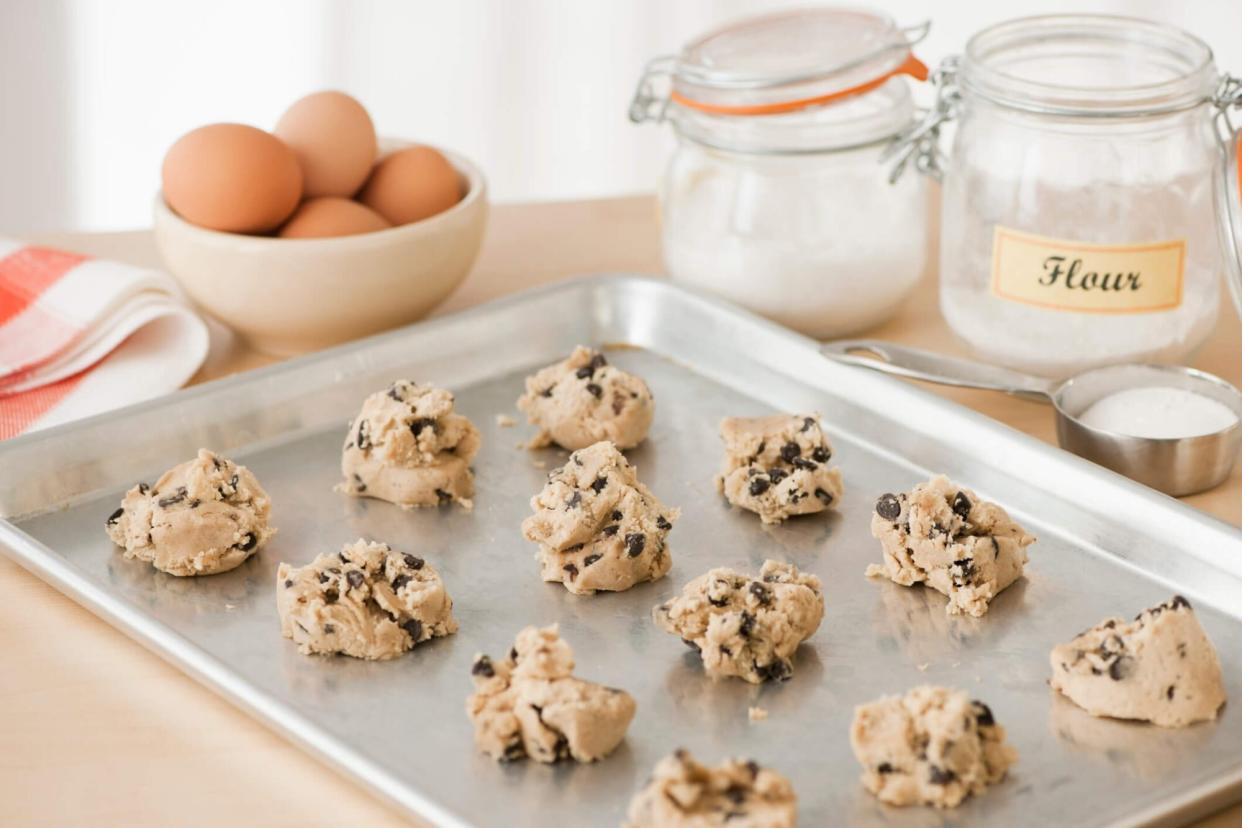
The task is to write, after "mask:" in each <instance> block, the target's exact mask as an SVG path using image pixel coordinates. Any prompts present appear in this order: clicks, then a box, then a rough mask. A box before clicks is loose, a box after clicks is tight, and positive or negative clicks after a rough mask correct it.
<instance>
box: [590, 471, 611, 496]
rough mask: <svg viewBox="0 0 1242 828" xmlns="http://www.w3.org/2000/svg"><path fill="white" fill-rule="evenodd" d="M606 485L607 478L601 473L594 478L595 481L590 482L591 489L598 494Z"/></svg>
mask: <svg viewBox="0 0 1242 828" xmlns="http://www.w3.org/2000/svg"><path fill="white" fill-rule="evenodd" d="M607 485H608V478H607V477H604V476H602V475H601V476H600V477H597V478H595V482H593V483H592V484H591V490H592V491H594V492H595V493H596V494H599V493H600V492H602V491H603V490H604V487H605V486H607Z"/></svg>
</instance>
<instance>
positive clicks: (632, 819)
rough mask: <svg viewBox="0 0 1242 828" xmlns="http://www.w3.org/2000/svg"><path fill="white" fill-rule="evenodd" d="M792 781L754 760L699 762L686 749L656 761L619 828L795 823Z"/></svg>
mask: <svg viewBox="0 0 1242 828" xmlns="http://www.w3.org/2000/svg"><path fill="white" fill-rule="evenodd" d="M797 822H798V799H797V797H796V796H794V790H793V785H791V784H790V783H789V780H788V779H786V778H785V777H784V776H782V775H780V774H779V773H777V772H776V771H773V770H769V769H767V768H761V767H760V766H759V765H758V764H756V763H755V762H749V761H745V760H742V759H730V760H728V761H726V762H724V763H723V764H720V765H717V766H716V767H714V768H712V767H705V766H704V765H700V764H699V763H698V762H696V761H695V760H694V757H693V756H691V755H690V753H689V751H686V750H678V751H677V752H676V753H674V754H673V755H672V756H667V757H665V758H663V759H661V760H660V762H659V763H658V764H657V765H656V767H655V772H654V773H653V774H652V776H651V781H650V782H648V783H647V786H646V787H645V788H643V789H642V790H641V791H639V792H638V793H637V794H635V796H634V799H633V800H631V802H630V808H629V814H628V816H627V817H626V821H625V823H624V824H623V825H622V828H793V826H794V825H796V824H797Z"/></svg>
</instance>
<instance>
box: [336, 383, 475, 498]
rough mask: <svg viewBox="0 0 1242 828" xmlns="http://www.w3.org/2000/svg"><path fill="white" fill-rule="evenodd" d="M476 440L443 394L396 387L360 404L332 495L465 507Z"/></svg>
mask: <svg viewBox="0 0 1242 828" xmlns="http://www.w3.org/2000/svg"><path fill="white" fill-rule="evenodd" d="M479 442H480V441H479V432H478V429H476V428H475V427H474V424H473V423H471V422H470V420H468V419H467V418H466V417H463V416H462V415H461V414H457V413H455V412H454V411H453V395H452V394H451V393H449V392H448V391H445V390H444V389H442V388H433V387H431V386H428V385H416V384H414V383H412V382H410V381H409V380H398V381H397V382H394V383H393V384H392V385H391V386H390V387H389V388H388V389H387V390H384V391H377V392H376V393H374V394H372V395H371V396H369V397H367V399H366V401H365V402H364V403H363V404H362V411H360V412H359V414H358V416H357V417H356V418H355V419H354V421H353V423H351V424H350V427H349V434H348V435H347V436H346V438H345V449H344V451H343V453H342V456H341V471H342V473H344V475H345V482H344V483H343V484H341V486H339V487H338V488H340V489H341V490H342V491H345V492H348V493H349V494H353V495H358V496H360V497H375V498H379V499H380V500H387V501H388V502H389V503H395V504H397V505H398V506H402V507H405V508H409V507H412V506H435V505H437V504H443V503H452V502H454V501H455V502H457V503H459V504H461V505H462V506H466V507H469V506H470V505H471V502H470V498H471V497H472V496H473V495H474V475H473V474H472V473H471V471H470V461H472V460H473V459H474V456H475V454H477V453H478V451H479Z"/></svg>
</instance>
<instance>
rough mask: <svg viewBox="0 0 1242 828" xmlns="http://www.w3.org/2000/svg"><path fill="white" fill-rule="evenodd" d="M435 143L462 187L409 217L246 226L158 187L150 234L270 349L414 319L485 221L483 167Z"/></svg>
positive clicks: (310, 344) (437, 298)
mask: <svg viewBox="0 0 1242 828" xmlns="http://www.w3.org/2000/svg"><path fill="white" fill-rule="evenodd" d="M385 146H386V148H388V147H393V148H395V146H397V145H395V144H392V143H387V142H386V144H385ZM441 152H444V154H445V156H446V157H447V158H448V159H449V161H450V162H452V164H453V166H454V167H455V168H456V169H457V171H458V172H459V173H460V174H461V177H462V182H463V184H464V189H465V193H466V194H465V197H463V198H462V200H461V201H460V202H458V203H457V204H456V205H454V206H453V207H451V208H449V209H448V210H446V211H444V212H443V213H440V214H438V215H435V216H432V217H431V218H428V219H423V220H422V221H417V222H414V223H413V224H405V225H401V226H400V227H393V228H390V229H388V230H380V231H377V232H374V233H363V234H360V235H356V236H340V237H336V238H326V239H281V238H275V237H270V236H244V235H239V234H235V233H221V232H218V231H215V230H207V229H205V228H202V227H197V226H195V225H193V224H190V223H189V222H187V221H186V220H185V219H183V218H181V217H180V216H178V215H177V214H176V213H174V212H173V211H172V210H171V209H170V208H169V207H168V205H167V204H165V203H164V197H163V194H159V195H157V196H156V200H155V239H156V243H157V244H158V246H159V250H160V254H161V255H162V256H163V258H164V264H165V265H166V266H167V268H168V269H169V271H171V272H172V274H173V275H174V276H175V277H176V278H177V280H178V281H179V282H180V283H181V285H182V286H183V287H184V288H185V290H186V292H187V293H189V294H190V296H191V297H192V298H193V299H194V301H195V302H196V303H198V305H199V306H200V307H202V308H203V309H204V310H206V311H207V312H209V313H210V314H212V315H213V316H215V317H216V318H218V319H220V320H221V321H223V322H224V323H225V324H227V325H228V326H229V327H231V328H232V329H233V330H234V331H235V332H236V333H237V334H239V335H240V336H241V337H242V338H243V339H245V340H246V341H248V342H249V343H250V344H252V345H253V346H254V347H256V348H258V349H259V350H262V351H266V352H267V353H270V354H276V355H279V356H287V355H290V354H298V353H303V352H305V351H310V350H315V349H318V348H323V347H326V346H329V345H335V344H337V343H340V342H345V341H346V340H350V339H356V338H358V337H361V336H365V335H367V334H372V333H376V332H378V331H382V330H386V329H388V328H394V327H397V326H398V325H403V324H406V323H409V322H414V321H416V320H418V319H420V318H422V317H423V316H424V315H426V314H427V313H428V312H429V311H430V310H431V309H432V308H434V307H435V306H436V305H438V304H439V303H440V302H442V301H444V299H445V298H447V297H448V295H449V294H450V293H452V291H453V289H454V288H456V287H457V285H458V284H460V283H461V281H462V280H463V279H464V278H465V277H466V274H467V273H469V272H470V268H471V266H472V265H473V264H474V260H475V258H476V257H477V256H478V253H479V247H480V246H481V245H482V243H483V231H484V229H485V227H486V225H487V185H486V183H485V182H484V180H483V174H482V173H481V172H480V171H479V170H478V168H477V167H475V166H474V164H472V163H470V162H469V161H467V160H466V159H465V158H462V157H461V156H459V155H456V154H454V153H451V152H446V151H444V150H441Z"/></svg>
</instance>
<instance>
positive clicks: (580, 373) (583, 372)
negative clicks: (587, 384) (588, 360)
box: [574, 365, 595, 379]
mask: <svg viewBox="0 0 1242 828" xmlns="http://www.w3.org/2000/svg"><path fill="white" fill-rule="evenodd" d="M574 376H575V377H577V378H578V379H590V378H591V377H593V376H595V369H594V368H592V367H591V366H590V365H583V366H582V367H581V368H579V369H578V370H577V371H575V372H574Z"/></svg>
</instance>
